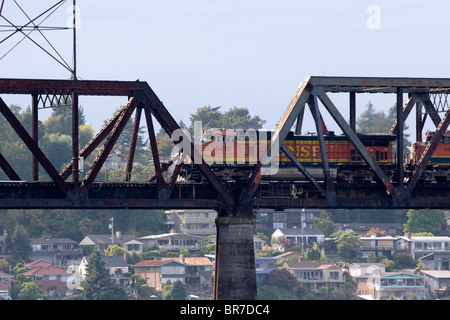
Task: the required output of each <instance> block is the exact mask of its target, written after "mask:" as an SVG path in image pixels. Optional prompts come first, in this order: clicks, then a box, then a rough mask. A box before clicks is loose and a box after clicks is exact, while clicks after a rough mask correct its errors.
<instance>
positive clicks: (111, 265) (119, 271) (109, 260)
mask: <svg viewBox="0 0 450 320" xmlns="http://www.w3.org/2000/svg"><path fill="white" fill-rule="evenodd" d="M101 258H102V260H103V261H104V262H105V268H106V270H108V272H109V275H110V277H111V279H113V280H114V281H115V282H116V283H117V284H118V285H120V286H122V287H125V286H126V285H127V284H128V282H129V281H130V277H129V274H128V271H129V270H128V263H127V262H126V260H125V257H124V256H111V257H109V256H108V257H105V256H102V257H101ZM88 262H89V259H88V258H87V257H83V258H82V259H81V262H80V264H79V266H78V272H79V274H80V275H81V277H82V278H84V277H86V274H87V271H86V270H87V266H88Z"/></svg>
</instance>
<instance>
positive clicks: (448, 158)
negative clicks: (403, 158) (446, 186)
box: [407, 131, 450, 182]
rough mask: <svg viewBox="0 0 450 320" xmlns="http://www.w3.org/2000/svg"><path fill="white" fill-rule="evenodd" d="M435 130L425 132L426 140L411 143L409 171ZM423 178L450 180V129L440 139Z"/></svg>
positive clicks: (439, 180) (425, 179) (434, 180)
mask: <svg viewBox="0 0 450 320" xmlns="http://www.w3.org/2000/svg"><path fill="white" fill-rule="evenodd" d="M433 136H434V132H426V133H425V141H424V142H422V141H419V142H415V143H413V144H412V145H411V149H410V154H409V164H408V166H407V171H408V172H412V169H413V168H414V167H413V166H414V165H416V164H417V163H418V161H419V159H420V158H421V156H422V154H423V152H424V151H425V149H426V146H427V143H428V142H429V141H430V140H431V139H432V138H433ZM422 180H424V181H428V182H431V181H433V182H444V181H450V131H447V132H445V133H444V135H443V137H442V138H441V140H440V141H439V143H438V145H437V146H436V149H435V150H434V152H433V155H432V156H431V157H430V159H429V160H428V163H427V167H426V170H424V172H423V175H422Z"/></svg>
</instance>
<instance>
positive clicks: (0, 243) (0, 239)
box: [0, 230, 8, 257]
mask: <svg viewBox="0 0 450 320" xmlns="http://www.w3.org/2000/svg"><path fill="white" fill-rule="evenodd" d="M7 237H8V233H6V230H5V231H4V232H3V234H2V235H0V257H6V256H8V247H7V245H6V238H7Z"/></svg>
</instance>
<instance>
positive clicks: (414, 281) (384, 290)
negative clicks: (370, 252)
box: [353, 268, 428, 300]
mask: <svg viewBox="0 0 450 320" xmlns="http://www.w3.org/2000/svg"><path fill="white" fill-rule="evenodd" d="M381 270H382V269H379V268H373V269H372V273H366V274H361V275H359V276H354V277H353V279H354V280H355V282H356V286H357V294H358V295H359V296H360V297H361V298H364V299H368V300H387V299H391V298H393V299H396V300H411V299H413V298H414V297H415V298H417V299H420V300H422V299H425V298H426V292H427V290H428V289H427V288H426V286H425V277H424V276H422V275H416V274H414V273H410V272H381Z"/></svg>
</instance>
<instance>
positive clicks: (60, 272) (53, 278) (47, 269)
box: [22, 265, 74, 298]
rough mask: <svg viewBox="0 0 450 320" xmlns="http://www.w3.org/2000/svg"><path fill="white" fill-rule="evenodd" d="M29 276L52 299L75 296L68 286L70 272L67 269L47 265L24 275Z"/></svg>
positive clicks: (35, 268)
mask: <svg viewBox="0 0 450 320" xmlns="http://www.w3.org/2000/svg"><path fill="white" fill-rule="evenodd" d="M22 274H23V275H25V276H29V277H30V279H31V281H33V282H34V283H36V285H37V286H38V287H39V288H40V289H41V290H42V291H44V292H46V293H47V295H48V296H49V297H50V298H63V297H65V296H67V295H70V294H73V293H74V292H73V289H70V288H69V287H70V286H69V285H68V281H69V277H70V276H71V273H70V272H67V270H66V269H63V268H60V267H57V266H55V265H47V266H44V267H34V268H33V269H31V270H30V271H27V272H24V273H22Z"/></svg>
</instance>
